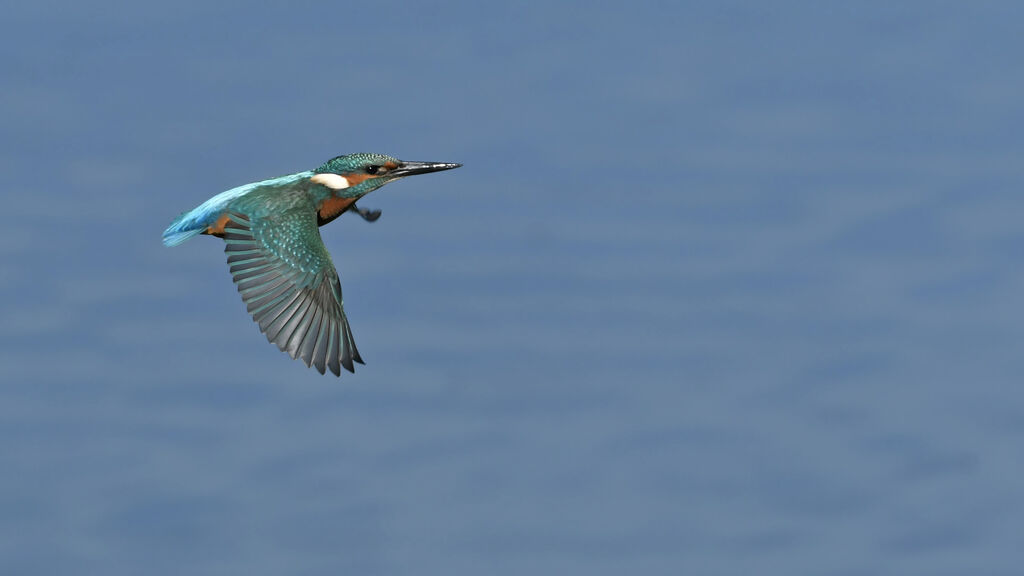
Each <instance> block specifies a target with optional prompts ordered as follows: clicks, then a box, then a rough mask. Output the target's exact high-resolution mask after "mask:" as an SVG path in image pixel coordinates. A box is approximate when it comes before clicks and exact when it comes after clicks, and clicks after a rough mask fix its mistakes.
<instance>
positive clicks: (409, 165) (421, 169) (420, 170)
mask: <svg viewBox="0 0 1024 576" xmlns="http://www.w3.org/2000/svg"><path fill="white" fill-rule="evenodd" d="M459 166H462V164H451V163H448V162H402V163H401V164H399V165H398V168H395V169H394V170H392V171H391V174H389V176H393V177H397V178H402V177H405V176H412V175H414V174H426V173H428V172H440V171H441V170H451V169H452V168H458V167H459Z"/></svg>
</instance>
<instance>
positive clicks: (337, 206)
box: [317, 198, 356, 220]
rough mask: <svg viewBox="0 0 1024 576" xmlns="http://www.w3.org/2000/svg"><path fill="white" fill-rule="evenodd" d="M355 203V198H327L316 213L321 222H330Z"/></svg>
mask: <svg viewBox="0 0 1024 576" xmlns="http://www.w3.org/2000/svg"><path fill="white" fill-rule="evenodd" d="M355 201H356V199H355V198H328V199H327V200H324V201H323V202H322V203H321V204H320V207H319V208H317V212H318V213H319V214H320V219H321V220H330V219H331V218H334V217H335V216H337V215H338V214H341V213H342V212H344V211H345V210H346V209H348V207H349V206H351V205H352V204H353V203H355Z"/></svg>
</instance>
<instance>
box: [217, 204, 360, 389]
mask: <svg viewBox="0 0 1024 576" xmlns="http://www.w3.org/2000/svg"><path fill="white" fill-rule="evenodd" d="M224 241H225V243H226V246H225V247H224V252H225V253H227V255H228V265H229V266H230V267H231V275H232V277H233V278H234V281H235V284H237V285H238V291H239V292H240V293H241V294H242V300H243V301H244V302H245V305H246V308H247V309H248V310H249V313H250V314H252V317H253V319H254V320H255V321H256V323H257V324H259V326H260V331H261V332H263V333H264V334H266V336H267V340H270V341H271V342H273V343H274V344H277V347H278V348H280V349H281V351H283V352H287V353H288V354H289V355H290V356H291V357H292V358H302V361H303V362H305V363H306V366H309V365H310V364H312V365H313V366H315V367H316V369H317V370H318V371H319V372H320V373H321V374H323V373H324V369H325V367H326V368H330V370H331V372H333V373H334V374H335V375H336V376H338V375H340V374H341V369H340V366H344V367H345V369H346V370H348V371H349V372H355V369H354V365H353V361H355V362H359V363H360V364H363V359H362V358H360V356H359V350H357V349H356V343H355V340H353V338H352V329H351V328H349V325H348V319H347V318H346V317H345V310H344V308H343V307H342V299H341V283H340V282H339V280H338V272H337V271H336V270H335V269H334V264H333V263H332V262H331V255H330V254H329V253H328V252H327V248H326V247H325V246H324V242H323V240H321V239H320V231H319V229H318V228H317V225H316V212H315V211H312V210H308V209H304V208H300V207H296V208H292V209H289V210H286V211H284V212H282V213H279V214H275V215H274V216H272V217H271V216H266V217H252V216H247V215H244V214H241V213H236V212H231V213H229V214H228V222H227V224H225V225H224Z"/></svg>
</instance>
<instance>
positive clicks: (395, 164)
mask: <svg viewBox="0 0 1024 576" xmlns="http://www.w3.org/2000/svg"><path fill="white" fill-rule="evenodd" d="M384 167H385V168H387V169H388V171H391V170H394V169H395V168H398V162H385V163H384Z"/></svg>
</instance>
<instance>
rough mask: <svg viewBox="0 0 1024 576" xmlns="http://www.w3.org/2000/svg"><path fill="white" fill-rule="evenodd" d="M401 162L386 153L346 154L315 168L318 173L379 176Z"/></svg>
mask: <svg viewBox="0 0 1024 576" xmlns="http://www.w3.org/2000/svg"><path fill="white" fill-rule="evenodd" d="M399 164H401V161H400V160H399V159H398V158H393V157H391V156H388V155H386V154H369V153H359V154H346V155H344V156H336V157H334V158H331V159H330V160H328V161H327V162H324V163H323V165H321V166H320V167H319V168H317V169H316V170H314V172H316V173H317V174H367V175H369V176H379V175H383V174H386V173H387V172H388V171H389V170H394V169H395V168H397V167H398V166H399Z"/></svg>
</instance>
